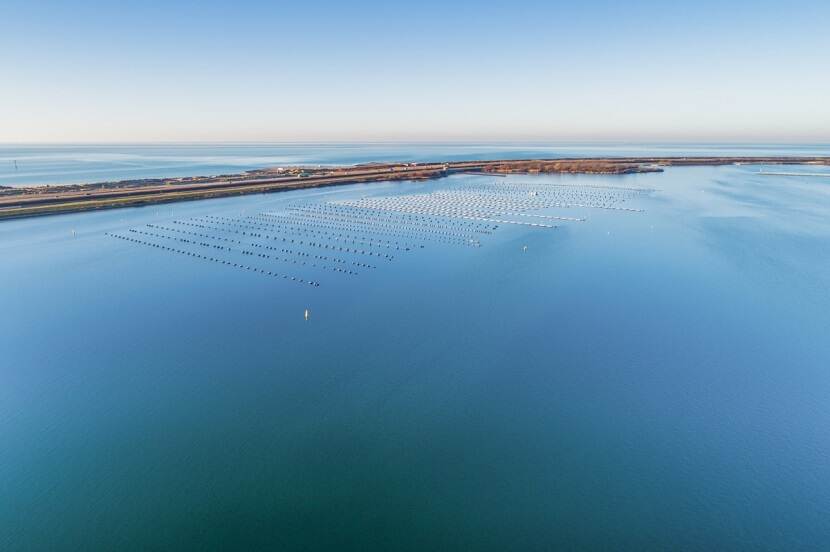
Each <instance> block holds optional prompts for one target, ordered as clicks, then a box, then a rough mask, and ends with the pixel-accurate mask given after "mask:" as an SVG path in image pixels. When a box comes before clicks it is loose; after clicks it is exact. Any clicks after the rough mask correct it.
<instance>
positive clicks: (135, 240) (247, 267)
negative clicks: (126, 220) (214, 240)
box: [106, 232, 320, 287]
mask: <svg viewBox="0 0 830 552" xmlns="http://www.w3.org/2000/svg"><path fill="white" fill-rule="evenodd" d="M106 235H107V236H111V237H113V238H118V239H121V240H125V241H128V242H131V243H137V244H140V245H146V246H148V247H153V248H156V249H161V250H164V251H168V252H171V253H178V254H180V255H184V256H187V257H192V258H196V259H201V260H204V261H209V262H213V263H216V264H222V265H226V266H229V267H233V268H239V269H241V270H247V271H250V272H257V273H260V274H263V275H265V276H271V277H274V278H283V279H284V280H291V281H293V282H297V283H300V284H308V285H310V286H314V287H319V286H320V283H319V282H316V281H314V280H305V279H303V278H298V277H296V276H289V275H288V274H279V273H277V272H274V271H271V270H265V269H261V268H257V267H253V266H250V265H243V264H240V263H235V262H232V261H228V260H225V259H218V258H216V257H210V256H207V255H201V254H198V253H193V252H192V251H185V250H182V249H177V248H175V247H170V246H167V245H163V244H158V243H153V242H150V241H146V240H141V239H138V238H131V237H130V236H121V235H119V234H112V233H109V232H107V233H106Z"/></svg>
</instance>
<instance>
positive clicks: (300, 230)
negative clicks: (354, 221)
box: [213, 217, 423, 251]
mask: <svg viewBox="0 0 830 552" xmlns="http://www.w3.org/2000/svg"><path fill="white" fill-rule="evenodd" d="M222 218H224V217H222ZM231 221H236V219H227V221H222V220H215V221H213V222H214V223H215V224H222V225H225V226H230V227H234V228H247V231H258V230H261V229H263V228H264V229H268V230H270V231H272V232H276V233H278V234H285V235H288V236H298V235H305V234H314V235H315V237H318V238H320V239H326V238H325V237H326V236H337V237H339V238H346V239H349V240H353V241H354V242H355V243H363V244H365V245H369V246H376V247H386V248H389V249H396V250H398V251H410V250H412V249H415V248H416V247H418V246H415V245H413V244H409V243H401V242H392V241H390V240H381V239H377V238H373V237H371V236H355V235H351V234H343V233H342V232H341V233H339V234H336V233H335V232H330V231H328V230H319V229H317V228H328V229H330V230H343V228H337V227H335V226H328V225H324V224H316V223H305V227H303V226H298V225H296V224H293V225H283V224H276V223H272V222H265V221H260V222H251V223H247V224H246V223H241V222H238V221H236V222H231ZM309 227H313V228H309ZM349 230H351V231H362V230H364V229H363V228H350V229H349ZM243 233H245V231H243ZM421 247H423V246H421Z"/></svg>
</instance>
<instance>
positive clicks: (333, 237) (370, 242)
mask: <svg viewBox="0 0 830 552" xmlns="http://www.w3.org/2000/svg"><path fill="white" fill-rule="evenodd" d="M214 224H218V225H220V226H226V227H228V228H230V229H233V230H232V231H234V232H236V233H237V234H242V235H244V236H252V237H257V238H271V237H272V236H268V235H267V234H262V233H260V232H259V231H260V228H258V227H257V226H251V225H241V226H237V225H235V224H234V223H231V222H221V221H216V222H214ZM260 225H261V226H263V227H267V226H269V224H268V223H260ZM214 228H215V227H214ZM237 228H240V229H239V230H237ZM241 228H247V229H244V230H243V229H241ZM219 230H221V228H220V229H219ZM272 232H274V233H276V234H283V235H286V236H302V237H306V238H314V239H320V240H328V241H338V242H343V243H350V244H353V245H365V246H368V247H383V248H386V249H395V250H397V251H411V250H412V249H413V248H414V246H413V247H410V246H408V245H401V244H398V243H397V242H395V243H391V242H388V241H379V240H374V239H373V238H371V237H368V236H353V235H350V234H335V233H334V232H325V231H315V230H308V231H305V232H282V231H280V230H279V229H275V230H272ZM421 248H423V246H421Z"/></svg>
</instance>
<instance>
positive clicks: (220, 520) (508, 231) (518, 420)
mask: <svg viewBox="0 0 830 552" xmlns="http://www.w3.org/2000/svg"><path fill="white" fill-rule="evenodd" d="M463 153H464V155H466V154H467V152H463ZM758 169H759V167H747V166H741V167H721V168H672V169H670V170H668V171H667V172H665V173H663V174H646V175H631V176H624V177H612V176H609V177H601V176H560V177H529V176H511V177H509V178H507V179H503V180H504V182H505V183H511V182H512V183H523V182H524V183H527V182H535V183H539V182H547V183H550V184H567V185H578V186H586V185H590V186H625V187H632V188H644V189H653V190H655V191H654V192H652V193H648V194H643V195H641V196H639V197H638V198H636V199H634V200H631V201H629V202H627V203H626V205H627V206H628V207H634V208H640V209H644V211H643V212H624V211H612V210H604V209H582V208H569V209H564V208H563V209H551V210H549V211H548V212H547V214H557V215H566V216H575V217H585V218H586V219H587V220H585V221H584V222H563V223H562V224H561V226H560V227H559V228H557V229H555V230H549V229H534V228H530V227H525V226H510V225H503V226H500V227H499V229H498V230H497V231H495V232H493V234H492V235H487V236H485V237H483V238H482V241H481V243H482V246H481V247H480V248H474V247H457V246H453V245H448V244H441V243H433V242H427V243H425V247H424V248H423V249H416V250H413V251H408V252H400V253H398V254H396V257H395V260H394V261H391V262H385V261H373V262H375V264H377V265H378V267H377V268H376V269H369V270H361V271H360V274H359V275H356V276H348V275H342V274H340V273H333V272H325V271H321V270H317V269H313V268H309V267H303V268H302V269H301V268H295V267H289V268H290V270H293V271H295V272H297V273H300V272H303V271H304V272H303V273H304V274H305V275H306V276H307V277H309V278H313V279H315V280H317V281H319V283H320V286H319V287H311V286H305V285H300V284H297V283H295V282H291V281H286V280H283V279H275V278H268V277H266V276H263V275H261V274H259V273H252V272H250V271H246V270H241V269H236V268H233V267H228V266H226V265H217V264H215V263H209V262H205V261H203V260H201V259H196V258H192V257H189V256H186V255H181V254H174V253H171V252H168V251H165V250H160V249H156V248H151V247H145V246H141V245H136V244H134V243H131V242H127V241H124V240H119V239H115V238H112V237H110V236H107V235H106V233H117V234H121V235H128V234H129V232H128V231H129V229H130V228H133V229H141V228H144V229H146V228H147V227H146V226H145V225H146V224H148V223H149V224H155V225H159V224H165V225H171V224H172V222H171V221H173V220H187V219H190V218H191V217H199V216H203V215H214V216H227V217H240V216H246V215H251V214H255V213H259V212H263V211H266V212H280V211H281V210H284V209H285V208H286V206H288V205H290V204H297V203H303V204H315V203H320V202H323V201H331V200H337V199H358V198H362V197H364V196H369V197H375V196H377V197H381V196H391V195H399V194H405V193H413V192H414V193H421V192H423V193H426V192H430V191H435V190H439V189H456V188H458V187H462V186H465V185H469V184H470V183H471V182H475V180H476V179H479V180H486V181H488V182H490V181H492V180H493V178H488V179H484V178H483V177H474V176H458V177H452V178H448V179H444V180H440V181H434V182H429V183H399V184H371V185H354V186H347V187H341V188H336V189H327V190H325V191H298V192H290V193H282V194H271V195H260V196H245V197H241V198H233V199H217V200H208V201H200V202H192V203H177V204H172V205H165V206H151V207H144V208H138V209H123V210H113V211H106V212H100V213H92V214H89V213H87V214H71V215H63V216H51V217H44V218H35V219H27V220H18V221H10V222H2V223H0V351H2V356H0V442H2V444H3V446H2V447H0V527H2V528H3V530H2V531H1V532H0V548H2V549H5V550H48V549H53V550H61V549H66V550H70V549H71V550H92V549H110V550H114V549H119V550H125V549H136V550H154V549H156V550H161V549H200V550H210V549H217V548H223V547H225V548H227V547H235V548H240V549H266V548H267V549H286V550H288V549H327V550H332V549H347V548H353V549H366V548H380V549H390V548H400V549H412V550H436V549H445V550H459V549H490V550H543V549H586V548H596V549H612V550H623V549H626V550H666V549H698V550H701V549H703V550H712V549H721V550H724V549H739V548H740V549H770V550H793V549H800V550H806V549H816V550H818V549H823V548H825V547H826V544H827V542H829V541H830V457H829V456H828V455H829V454H830V401H828V397H829V396H830V374H829V373H828V367H830V339H828V338H827V335H828V330H830V293H828V282H830V245H828V244H830V179H823V178H818V177H814V178H808V177H769V176H760V175H758V174H757V171H758ZM21 170H22V169H21ZM799 170H800V169H799ZM500 182H501V181H500ZM73 231H74V232H75V233H76V235H75V236H74V237H73V235H72V232H73ZM524 246H527V250H526V251H525V250H524ZM182 247H186V246H182ZM309 251H311V252H314V251H312V250H311V249H309ZM317 252H318V253H319V251H317ZM240 262H245V263H248V262H253V261H250V260H241V261H240ZM289 268H286V270H289ZM305 309H309V310H310V318H309V320H307V321H306V320H305V319H304V311H305Z"/></svg>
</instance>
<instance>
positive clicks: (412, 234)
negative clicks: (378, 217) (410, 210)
mask: <svg viewBox="0 0 830 552" xmlns="http://www.w3.org/2000/svg"><path fill="white" fill-rule="evenodd" d="M265 220H273V219H271V218H269V219H265ZM261 224H272V223H267V222H262V223H261ZM292 224H295V225H298V224H302V225H306V226H311V227H313V228H326V229H327V230H306V231H305V232H306V233H318V234H324V235H340V236H342V235H344V234H342V232H343V231H344V230H345V231H348V232H354V233H359V234H362V235H361V236H359V237H360V238H361V239H363V240H369V241H371V242H374V243H381V244H382V243H391V244H394V247H395V248H396V249H403V250H405V251H409V250H412V249H423V248H424V245H423V244H420V245H415V244H413V243H407V242H397V241H394V242H393V241H391V238H389V236H391V237H392V238H405V239H408V240H422V241H432V242H438V243H447V244H451V245H455V244H459V243H463V242H465V241H466V240H467V239H471V238H464V239H462V238H457V237H448V236H443V235H439V234H437V233H436V234H430V233H427V232H425V231H423V230H416V231H410V230H408V229H406V230H407V231H405V232H399V231H395V230H389V229H384V228H374V227H372V225H371V223H366V224H365V225H364V224H360V223H346V222H342V221H333V222H309V221H305V220H300V221H294V222H293V223H292ZM338 232H340V233H339V234H338ZM367 234H375V235H378V236H382V237H383V238H374V237H372V236H369V235H367ZM345 235H349V234H345Z"/></svg>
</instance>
